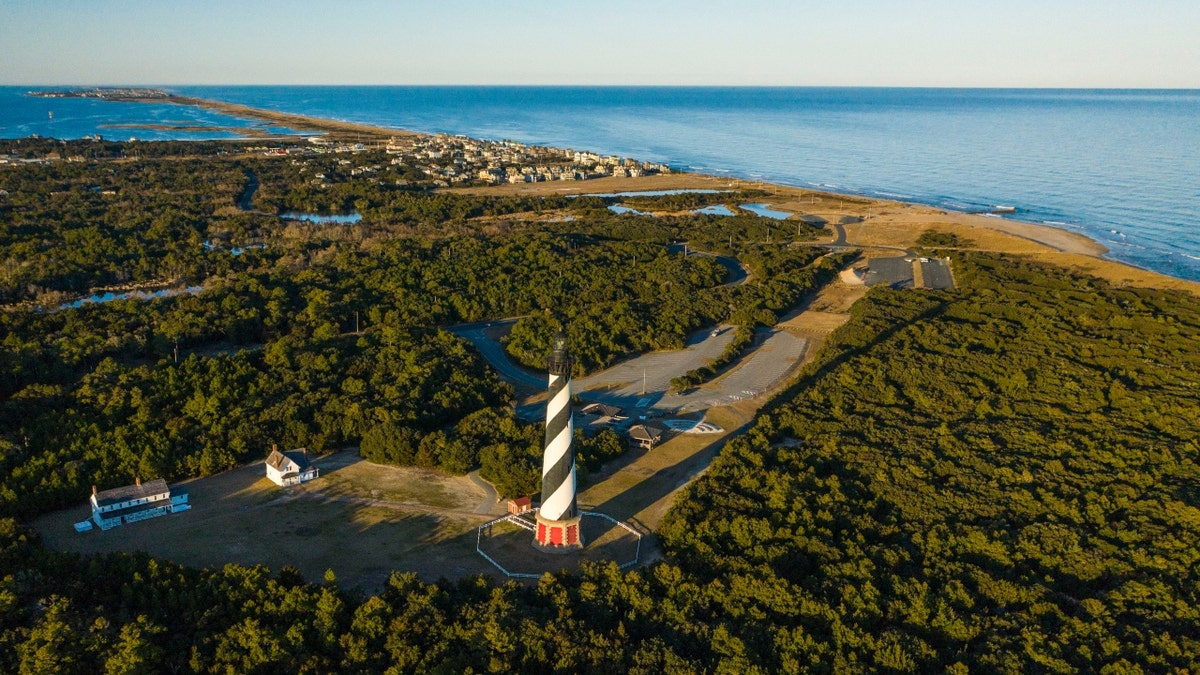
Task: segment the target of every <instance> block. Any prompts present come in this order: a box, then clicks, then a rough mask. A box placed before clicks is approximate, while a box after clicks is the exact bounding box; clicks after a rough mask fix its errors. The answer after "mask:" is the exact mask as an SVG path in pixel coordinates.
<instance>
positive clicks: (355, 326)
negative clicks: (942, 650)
mask: <svg viewBox="0 0 1200 675" xmlns="http://www.w3.org/2000/svg"><path fill="white" fill-rule="evenodd" d="M354 334H355V335H359V334H360V333H359V332H358V310H357V309H356V310H354Z"/></svg>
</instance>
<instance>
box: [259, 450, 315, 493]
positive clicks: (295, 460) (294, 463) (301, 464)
mask: <svg viewBox="0 0 1200 675" xmlns="http://www.w3.org/2000/svg"><path fill="white" fill-rule="evenodd" d="M266 466H267V478H268V479H270V481H271V482H272V483H274V484H276V485H278V486H280V487H286V486H288V485H299V484H301V483H304V482H307V481H310V480H312V479H314V478H316V477H317V475H318V474H319V471H318V469H317V467H315V466H313V463H312V460H311V459H309V457H308V450H306V449H304V448H299V449H296V450H288V451H286V452H280V451H279V448H278V447H276V446H271V454H270V455H269V456H268V457H267V461H266Z"/></svg>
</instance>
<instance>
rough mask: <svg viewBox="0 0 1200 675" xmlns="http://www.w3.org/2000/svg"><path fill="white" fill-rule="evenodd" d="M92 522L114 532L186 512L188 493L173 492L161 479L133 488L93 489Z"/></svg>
mask: <svg viewBox="0 0 1200 675" xmlns="http://www.w3.org/2000/svg"><path fill="white" fill-rule="evenodd" d="M91 503H92V520H93V521H95V522H96V525H98V526H100V529H101V530H111V529H112V528H114V527H116V526H118V525H125V524H128V523H136V522H137V521H139V520H146V519H147V518H156V517H158V516H165V515H166V514H168V513H176V512H178V511H186V510H188V509H189V508H191V505H189V504H188V493H187V491H186V490H179V489H176V490H175V491H174V492H172V491H171V488H170V487H169V486H168V485H167V481H165V480H163V479H162V478H155V479H154V480H152V481H148V482H146V483H143V482H142V481H141V480H140V479H138V480H136V481H135V482H134V484H133V485H126V486H125V487H119V488H112V489H111V490H104V491H103V492H99V491H97V490H96V488H95V486H93V487H92V499H91Z"/></svg>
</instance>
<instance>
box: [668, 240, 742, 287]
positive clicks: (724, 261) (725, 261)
mask: <svg viewBox="0 0 1200 675" xmlns="http://www.w3.org/2000/svg"><path fill="white" fill-rule="evenodd" d="M685 246H687V244H686V243H684V244H668V245H667V250H668V251H670V252H671V253H682V252H683V249H684V247H685ZM687 251H688V255H702V256H707V257H709V258H714V259H716V261H717V262H718V263H721V265H722V266H724V267H725V269H726V270H728V272H729V274H728V275H727V276H726V277H725V283H723V284H721V285H722V286H738V285H741V284H744V283H746V282H747V281H749V280H750V270H748V269H746V266H745V265H743V264H742V261H740V260H738V259H737V258H734V257H733V256H728V255H717V254H716V253H708V252H707V251H697V250H696V249H693V248H689V249H688V250H687Z"/></svg>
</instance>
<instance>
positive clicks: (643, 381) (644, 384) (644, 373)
mask: <svg viewBox="0 0 1200 675" xmlns="http://www.w3.org/2000/svg"><path fill="white" fill-rule="evenodd" d="M645 395H646V369H645V368H642V396H645Z"/></svg>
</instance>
